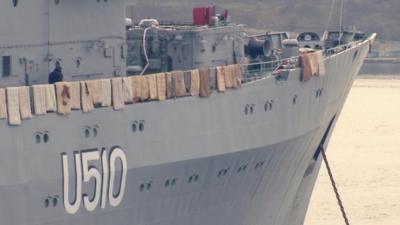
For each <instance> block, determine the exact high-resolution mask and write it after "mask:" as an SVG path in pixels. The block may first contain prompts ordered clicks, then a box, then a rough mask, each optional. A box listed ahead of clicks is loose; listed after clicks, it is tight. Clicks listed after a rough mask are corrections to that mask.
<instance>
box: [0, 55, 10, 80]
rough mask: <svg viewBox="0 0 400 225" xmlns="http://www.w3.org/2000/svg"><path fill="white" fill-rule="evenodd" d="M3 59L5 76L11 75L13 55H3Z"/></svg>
mask: <svg viewBox="0 0 400 225" xmlns="http://www.w3.org/2000/svg"><path fill="white" fill-rule="evenodd" d="M1 61H2V62H1V63H2V72H3V73H2V74H3V77H9V76H11V72H12V71H11V56H3V57H2V60H1Z"/></svg>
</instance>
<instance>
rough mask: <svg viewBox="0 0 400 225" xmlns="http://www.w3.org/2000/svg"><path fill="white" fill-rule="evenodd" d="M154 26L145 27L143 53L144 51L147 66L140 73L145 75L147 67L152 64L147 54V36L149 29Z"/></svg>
mask: <svg viewBox="0 0 400 225" xmlns="http://www.w3.org/2000/svg"><path fill="white" fill-rule="evenodd" d="M152 28H153V27H148V28H146V29H144V32H143V53H144V58H145V59H146V66H144V68H143V70H142V72H141V73H140V75H143V74H144V73H145V72H146V70H147V67H149V65H150V62H149V57H148V56H147V49H146V48H147V47H146V36H147V31H149V30H150V29H152Z"/></svg>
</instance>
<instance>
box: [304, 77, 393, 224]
mask: <svg viewBox="0 0 400 225" xmlns="http://www.w3.org/2000/svg"><path fill="white" fill-rule="evenodd" d="M327 155H328V159H329V160H330V164H331V167H332V169H333V173H334V175H335V177H336V181H337V184H338V187H339V190H340V192H341V194H342V197H343V201H344V204H345V207H346V209H347V212H348V215H349V219H350V223H351V224H357V225H398V224H400V77H399V78H387V77H386V78H378V79H377V78H376V77H374V78H372V77H369V78H359V79H357V80H356V81H355V83H354V86H353V89H352V91H351V92H350V95H349V97H348V99H347V102H346V104H345V107H344V110H343V112H342V114H341V116H340V119H339V121H338V124H337V126H336V129H335V131H334V134H333V136H332V139H331V142H330V146H329V148H328V152H327ZM339 224H344V222H343V220H342V218H341V215H340V211H339V208H338V206H337V203H336V199H335V196H334V193H333V191H332V188H331V185H330V182H329V178H328V175H327V172H326V169H325V166H324V165H323V166H322V167H321V172H320V175H319V178H318V180H317V184H316V186H315V189H314V193H313V196H312V199H311V204H310V207H309V211H308V214H307V218H306V222H305V225H339Z"/></svg>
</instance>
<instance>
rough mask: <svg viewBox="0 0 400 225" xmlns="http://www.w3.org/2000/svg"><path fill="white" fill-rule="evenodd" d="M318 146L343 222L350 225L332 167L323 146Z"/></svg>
mask: <svg viewBox="0 0 400 225" xmlns="http://www.w3.org/2000/svg"><path fill="white" fill-rule="evenodd" d="M320 148H321V149H320V151H321V154H322V157H323V159H324V163H325V166H326V170H327V171H328V175H329V179H330V180H331V184H332V188H333V191H334V192H335V195H336V200H337V202H338V204H339V207H340V212H341V213H342V217H343V220H344V223H345V224H346V225H350V222H349V219H348V217H347V213H346V210H345V208H344V205H343V202H342V198H341V196H340V193H339V190H338V188H337V186H336V182H335V178H334V177H333V174H332V169H331V167H330V166H329V162H328V158H327V157H326V154H325V149H324V148H323V147H320Z"/></svg>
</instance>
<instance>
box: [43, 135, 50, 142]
mask: <svg viewBox="0 0 400 225" xmlns="http://www.w3.org/2000/svg"><path fill="white" fill-rule="evenodd" d="M49 139H50V138H49V134H47V133H46V134H44V135H43V142H44V143H47V142H49Z"/></svg>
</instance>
